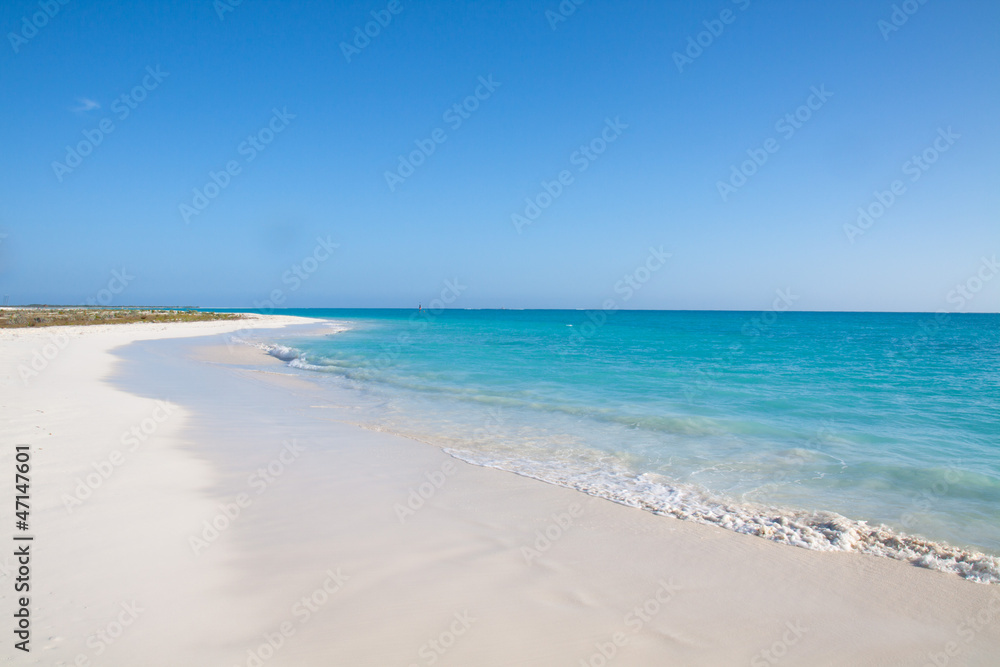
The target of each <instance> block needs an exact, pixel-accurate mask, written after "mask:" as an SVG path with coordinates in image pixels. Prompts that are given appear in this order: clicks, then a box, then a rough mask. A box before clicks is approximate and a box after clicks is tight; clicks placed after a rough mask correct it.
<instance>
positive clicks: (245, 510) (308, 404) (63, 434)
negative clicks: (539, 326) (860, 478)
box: [0, 318, 1000, 667]
mask: <svg viewBox="0 0 1000 667" xmlns="http://www.w3.org/2000/svg"><path fill="white" fill-rule="evenodd" d="M294 321H295V319H294V318H270V319H268V318H262V319H260V320H258V321H256V322H255V323H253V325H254V326H271V327H274V326H280V325H282V324H290V323H293V322H294ZM246 326H247V324H246V323H231V322H212V323H191V324H176V325H158V324H143V325H116V326H101V327H73V328H70V327H66V328H62V327H60V328H49V329H39V330H34V329H31V330H23V329H22V330H6V331H0V420H2V421H0V436H2V440H3V443H4V447H3V450H2V452H3V453H2V457H0V466H3V468H2V469H4V470H7V471H8V474H6V475H4V477H5V478H7V479H8V481H7V482H4V483H0V503H3V505H4V507H5V508H12V507H13V493H14V490H13V445H14V444H29V445H31V448H32V457H33V461H32V465H33V469H32V489H31V492H32V500H33V507H32V526H31V532H32V533H33V534H34V535H36V542H35V543H34V545H33V547H32V548H33V554H34V556H33V561H32V590H31V610H32V641H31V647H32V651H31V653H30V654H22V653H21V652H19V651H14V650H13V643H14V639H13V638H12V632H11V630H12V629H13V619H12V617H11V612H12V610H13V608H14V593H13V576H15V575H14V574H13V568H12V566H13V564H14V563H13V556H12V555H6V556H0V566H2V568H3V569H2V571H0V598H2V599H3V609H4V610H6V611H5V613H4V614H3V616H4V617H5V618H7V619H8V620H7V623H8V624H9V627H8V628H6V629H4V628H0V629H3V636H5V637H7V639H6V640H5V642H6V646H5V647H4V650H3V651H2V652H0V655H2V656H3V658H2V660H4V661H5V664H16V665H21V664H25V665H27V664H44V665H81V666H83V667H86V666H87V665H91V664H92V665H129V666H137V665H142V666H156V665H164V666H167V665H169V666H176V665H186V666H187V665H192V666H196V665H219V666H221V665H227V666H228V665H233V666H235V665H245V666H251V667H252V666H254V665H257V666H258V667H259V666H262V665H306V666H308V665H402V666H406V665H421V666H423V665H432V664H433V665H445V666H447V665H464V666H468V665H546V666H548V665H568V666H578V665H581V664H583V665H593V666H594V667H600V666H601V665H623V666H624V665H629V666H632V665H672V664H676V665H751V666H757V665H779V664H780V665H925V664H938V665H944V664H948V665H996V664H1000V587H996V586H985V585H980V584H974V583H971V582H968V581H964V580H961V579H959V578H958V577H955V576H952V575H946V574H942V573H938V572H933V571H929V570H924V569H920V568H916V567H912V566H909V565H907V564H905V563H900V562H896V561H890V560H886V559H878V558H874V557H867V556H859V555H852V554H831V553H820V552H811V551H806V550H803V549H798V548H794V547H787V546H782V545H778V544H774V543H771V542H767V541H765V540H762V539H759V538H755V537H749V536H744V535H737V534H735V533H731V532H728V531H726V530H723V529H721V528H716V527H711V526H703V525H698V524H693V523H686V522H682V521H678V520H675V519H671V518H667V517H659V516H654V515H652V514H649V513H646V512H643V511H641V510H637V509H633V508H629V507H624V506H620V505H616V504H613V503H610V502H607V501H604V500H599V499H595V498H590V497H588V496H584V495H582V494H579V493H577V492H575V491H571V490H568V489H563V488H559V487H554V486H550V485H547V484H544V483H541V482H538V481H536V480H531V479H526V478H523V477H518V476H516V475H512V474H509V473H505V472H500V471H497V470H492V469H486V468H478V467H475V466H470V465H468V464H465V463H462V462H460V461H456V460H454V459H452V458H450V457H449V456H447V455H446V454H444V453H443V452H441V451H440V450H438V449H436V448H434V447H432V446H429V445H426V444H423V443H418V442H415V441H411V440H406V439H403V438H398V437H394V436H391V435H388V434H383V433H374V432H371V431H366V430H362V429H359V428H357V427H356V426H352V425H350V424H348V423H345V422H343V421H332V420H331V418H330V415H331V414H333V413H334V412H337V413H338V414H340V413H341V412H342V411H343V410H344V405H343V403H349V401H350V400H351V396H350V395H349V394H344V395H342V396H341V395H332V394H329V393H322V392H318V391H317V390H316V388H315V387H313V386H312V385H311V384H310V383H307V382H304V381H302V380H299V379H297V378H295V377H293V376H290V375H288V374H286V373H284V372H283V368H284V367H283V365H282V364H281V363H280V362H278V361H277V360H273V359H270V358H269V357H266V356H264V355H263V354H262V353H258V352H257V351H255V350H253V349H251V348H248V347H235V348H229V347H227V346H225V345H224V343H223V341H222V340H221V339H219V338H214V339H211V340H210V341H209V343H208V345H210V347H203V348H202V349H201V350H200V351H191V350H188V352H187V353H186V354H185V355H184V356H183V357H178V356H176V355H175V353H176V351H177V350H179V349H186V348H181V347H177V346H178V345H182V343H178V342H176V341H160V342H156V343H154V344H151V345H146V346H145V347H142V350H141V351H140V352H135V353H133V352H129V351H130V350H135V349H136V348H135V346H130V347H127V348H123V349H122V350H119V351H117V352H112V350H114V349H115V348H117V347H119V346H122V345H125V344H127V343H129V342H132V341H137V340H148V339H155V338H168V337H170V338H176V337H191V336H204V335H208V334H215V333H221V332H225V331H231V330H234V329H237V328H242V327H246ZM62 334H66V338H65V339H62V338H59V336H61V335H62ZM53 335H54V336H56V338H57V340H56V342H53V341H51V338H50V337H51V336H53ZM59 341H62V342H64V343H65V345H64V346H62V347H59V346H58V342H59ZM48 344H53V345H57V347H58V351H57V352H56V353H55V354H50V356H51V357H52V358H51V359H45V356H46V352H48V353H52V352H53V350H52V349H51V348H49V349H48V350H45V349H44V346H46V345H48ZM168 345H173V346H174V347H170V348H167V347H165V346H168ZM35 352H38V353H39V354H41V355H42V358H43V359H45V361H46V362H47V363H46V364H45V367H44V368H41V369H39V370H38V373H37V375H30V374H27V375H26V377H25V378H22V377H21V376H22V374H23V373H19V368H20V367H27V368H30V367H31V363H32V359H33V358H35ZM248 363H249V364H255V365H258V366H260V365H263V364H266V363H270V364H271V365H270V367H267V368H264V369H256V370H251V369H249V368H247V367H245V366H244V364H248ZM36 365H39V366H40V365H41V364H40V362H38V361H37V359H36ZM123 386H127V387H129V388H130V391H128V392H127V391H125V390H123V389H122V388H121V387H123ZM158 400H169V401H170V403H169V405H170V412H169V414H167V412H166V410H165V409H163V408H162V407H160V408H159V410H158V406H160V405H161V404H159V403H158ZM338 401H339V402H340V403H341V405H340V406H339V408H338V411H334V410H331V409H329V406H331V405H333V404H336V403H338ZM348 408H349V406H348ZM158 419H159V421H158ZM131 429H138V433H139V434H141V435H138V436H133V437H134V438H135V439H134V440H133V439H131V438H130V437H129V436H128V435H127V434H129V432H130V430H131ZM143 429H145V431H144V430H143ZM116 451H117V452H118V454H115V452H116ZM115 462H117V464H116V463H115ZM109 466H110V468H109ZM268 469H270V472H268ZM109 470H110V471H111V472H110V474H107V475H106V478H105V477H104V476H103V475H102V471H103V473H104V474H106V473H108V471H109ZM88 476H89V477H90V479H89V481H90V482H92V484H89V485H88ZM81 484H83V487H81ZM422 484H423V487H421V485H422ZM88 490H89V493H87V491H88ZM419 491H423V493H424V495H426V496H427V499H425V500H422V504H421V503H420V502H417V501H416V500H412V499H411V500H410V502H411V503H412V505H411V506H409V507H408V506H407V502H408V498H413V496H411V492H414V493H416V492H419ZM68 498H74V499H76V500H79V501H80V502H79V504H76V503H71V504H70V506H69V507H68V506H67V499H68ZM241 505H242V506H241ZM70 507H71V508H72V511H70ZM404 507H406V508H407V509H409V508H410V507H412V508H413V513H412V514H410V513H408V512H401V508H404ZM237 508H238V509H239V513H238V515H237V514H236V509H237ZM227 513H228V514H229V515H230V517H232V518H230V517H227V516H226V514H227ZM3 516H5V517H8V527H7V530H6V534H7V535H8V536H7V537H3V536H2V535H0V539H6V540H10V536H12V535H13V533H14V532H15V531H14V529H13V517H12V516H11V510H9V509H8V510H7V511H5V512H4V514H3ZM401 516H402V518H401ZM206 522H207V523H208V524H211V523H212V522H214V523H215V524H216V526H217V527H220V528H221V530H218V531H217V530H216V529H214V528H211V527H206ZM546 533H548V535H549V537H544V535H545V534H546ZM192 538H194V541H192ZM198 540H201V541H200V542H199V541H198ZM9 544H12V542H9ZM196 551H197V553H196ZM12 552H13V548H9V549H8V548H5V549H3V550H2V551H0V553H3V554H12ZM949 653H950V654H951V655H949Z"/></svg>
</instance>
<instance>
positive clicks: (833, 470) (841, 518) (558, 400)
mask: <svg viewBox="0 0 1000 667" xmlns="http://www.w3.org/2000/svg"><path fill="white" fill-rule="evenodd" d="M279 312H280V313H281V314H288V315H299V316H305V317H312V318H317V320H319V322H318V323H319V324H322V330H323V333H322V334H320V335H310V336H304V335H303V336H298V337H295V336H292V337H287V336H285V335H281V334H279V335H281V336H282V337H281V338H280V339H279V338H274V339H271V340H265V341H260V340H258V341H255V342H254V344H256V345H258V346H261V347H264V348H265V349H267V350H268V351H269V352H270V353H271V354H272V355H274V356H276V357H278V358H280V359H282V360H284V361H285V362H286V363H287V364H288V365H289V367H290V369H294V371H292V372H296V373H300V374H302V375H304V376H307V377H310V378H312V379H313V380H316V381H317V382H319V383H320V384H321V385H322V384H325V383H326V384H330V385H334V386H337V387H338V388H341V389H348V390H350V391H353V392H355V394H354V395H355V396H356V398H357V401H356V409H355V410H353V411H352V413H351V415H352V416H351V419H353V420H355V421H357V422H358V423H359V424H361V425H363V426H365V427H368V428H374V429H379V430H383V431H390V432H394V433H398V434H401V435H405V436H409V437H412V438H416V439H419V440H422V441H425V442H429V443H432V444H435V445H438V446H440V447H442V448H444V449H445V450H446V451H448V452H449V453H450V454H452V455H453V456H456V457H458V458H460V459H463V460H465V461H469V462H471V463H475V464H478V465H483V466H491V467H495V468H500V469H504V470H509V471H512V472H516V473H519V474H522V475H526V476H530V477H534V478H538V479H541V480H544V481H547V482H550V483H553V484H560V485H563V486H568V487H572V488H575V489H578V490H580V491H582V492H585V493H588V494H592V495H595V496H601V497H604V498H608V499H611V500H614V501H616V502H621V503H625V504H628V505H633V506H636V507H640V508H643V509H645V510H648V511H651V512H655V513H660V514H666V515H671V516H675V517H679V518H682V519H687V520H692V521H698V522H701V523H710V524H715V525H719V526H722V527H725V528H728V529H731V530H734V531H737V532H742V533H749V534H754V535H759V536H761V537H763V538H766V539H771V540H775V541H778V542H784V543H788V544H793V545H797V546H801V547H806V548H811V549H821V550H838V551H859V552H865V553H871V554H877V555H882V556H888V557H892V558H898V559H902V560H907V561H910V562H912V563H914V564H915V565H920V566H924V567H930V568H934V569H939V570H945V571H950V572H955V573H957V574H959V575H960V576H963V577H966V578H969V579H972V580H975V581H980V582H992V583H997V582H1000V560H998V559H997V556H998V555H1000V315H995V314H983V315H974V314H950V315H938V316H936V315H934V314H909V313H891V314H886V313H793V312H784V313H777V312H764V313H749V312H705V311H697V312H691V311H608V312H605V311H579V310H549V311H545V310H450V309H449V310H437V311H430V310H426V309H425V310H420V311H418V310H367V309H366V310H340V309H336V310H320V309H304V310H295V309H288V310H281V311H279ZM244 342H247V341H244Z"/></svg>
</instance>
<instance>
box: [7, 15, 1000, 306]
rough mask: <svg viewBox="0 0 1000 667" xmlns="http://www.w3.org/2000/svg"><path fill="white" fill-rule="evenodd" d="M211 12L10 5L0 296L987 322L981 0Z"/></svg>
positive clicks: (987, 76) (988, 140) (992, 229)
mask: <svg viewBox="0 0 1000 667" xmlns="http://www.w3.org/2000/svg"><path fill="white" fill-rule="evenodd" d="M223 2H227V0H219V2H214V3H213V2H212V1H210V0H199V1H197V2H170V1H163V2H155V3H154V2H134V3H120V4H114V3H96V2H88V1H86V0H68V1H67V2H66V4H61V3H60V2H59V0H43V2H42V3H39V2H38V1H37V0H36V1H34V2H24V1H21V0H8V1H7V2H5V3H3V6H2V8H0V30H2V32H3V34H4V43H3V44H0V99H2V104H0V114H2V117H0V120H2V122H0V139H2V143H0V145H2V147H3V159H2V160H0V234H3V235H5V236H3V237H2V238H0V296H3V295H9V299H10V303H12V304H16V303H32V302H39V303H83V302H87V301H88V300H90V301H97V302H101V303H103V302H109V303H112V304H115V305H124V304H143V305H156V304H166V305H170V304H185V305H200V306H209V307H210V306H219V307H222V306H232V307H240V306H252V305H253V304H254V303H255V302H256V303H263V302H265V301H267V300H268V299H269V298H270V296H272V295H274V296H277V297H279V298H280V301H281V304H282V305H285V306H292V307H311V306H315V307H340V306H343V307H365V306H372V307H392V306H400V307H408V306H411V305H414V304H416V303H417V302H424V303H426V302H428V301H430V300H431V299H433V298H434V297H435V296H437V295H438V294H440V293H441V292H442V290H445V289H447V287H446V283H445V281H447V280H452V281H454V280H456V279H457V281H458V282H459V284H461V285H462V286H463V289H462V291H461V296H460V297H459V298H458V299H456V300H455V302H454V306H455V307H500V306H506V307H529V308H533V307H555V308H592V307H599V306H600V304H601V303H602V302H603V301H605V300H606V299H608V298H614V299H617V300H618V306H619V307H628V308H663V309H675V308H676V309H741V310H743V309H745V310H756V309H763V308H766V307H768V306H769V305H771V304H772V302H773V301H774V299H775V293H776V290H779V289H780V290H790V291H791V293H792V294H794V295H795V296H796V300H795V303H794V306H793V307H794V308H796V309H803V310H909V311H914V310H918V311H939V310H944V311H949V312H974V311H986V312H996V311H998V310H1000V275H994V274H996V273H997V271H996V269H995V268H993V267H994V265H993V264H992V263H991V260H992V258H993V257H994V255H996V254H998V253H1000V225H998V221H1000V220H998V211H1000V187H998V181H1000V178H998V177H1000V164H998V160H997V156H998V155H1000V123H997V118H998V111H1000V69H998V63H1000V40H997V38H996V35H997V30H998V28H1000V4H997V3H995V2H992V1H988V0H979V1H973V0H964V1H961V0H960V1H954V2H944V1H943V0H927V1H926V2H924V3H923V4H921V3H920V2H919V1H918V0H910V1H909V2H907V3H898V2H897V3H895V6H896V7H897V8H898V9H897V10H894V3H893V2H889V1H885V2H882V1H877V0H846V1H842V2H825V3H803V2H792V1H791V0H788V1H779V0H738V1H733V0H714V1H703V2H686V3H681V2H652V1H650V2H615V3H608V2H597V1H595V0H586V1H584V2H582V3H581V4H579V5H576V4H575V3H574V2H573V1H572V0H566V2H564V3H563V4H562V5H560V4H559V2H556V1H555V0H551V1H548V2H541V1H540V2H479V3H452V2H447V3H446V2H441V3H426V2H425V3H416V2H409V1H408V0H397V1H396V2H395V3H392V4H390V3H388V2H382V1H381V0H375V1H371V2H335V3H331V2H328V1H326V2H280V3H279V2H273V3H264V2H262V1H259V0H257V1H254V0H244V1H243V2H242V3H241V4H239V5H232V4H222V3H223ZM126 5H127V6H126ZM904 5H905V7H904ZM560 6H561V7H562V13H560ZM46 7H47V8H48V12H49V14H52V15H51V16H48V15H41V14H39V12H44V11H45V8H46ZM904 9H908V10H910V12H911V13H909V14H907V13H906V12H905V11H904ZM393 10H395V11H393ZM570 10H572V11H570ZM894 11H895V12H896V15H895V20H896V24H893V23H892V20H893V15H894ZM373 12H374V15H373ZM904 17H905V22H904V21H903V18H904ZM378 19H381V20H382V22H383V23H387V25H384V26H383V25H380V24H378V23H373V21H376V20H378ZM389 19H391V20H389ZM561 19H565V20H561ZM32 21H34V24H35V25H32ZM880 22H882V23H881V24H880ZM37 24H41V25H40V27H38V25H37ZM887 26H891V28H898V29H890V28H889V27H887ZM366 27H367V29H368V31H369V32H370V33H372V34H374V36H373V37H370V38H368V41H367V42H365V41H364V38H362V39H360V40H359V41H358V42H356V43H355V42H354V40H355V38H356V36H357V35H358V34H359V33H361V34H363V32H364V30H365V28H366ZM32 28H34V29H32ZM699 41H700V42H701V45H698V42H699ZM344 44H350V45H352V48H349V49H345V47H344V46H343V45H344ZM360 47H363V48H360ZM345 51H346V54H345ZM676 54H682V55H683V56H684V57H683V58H682V57H680V56H678V55H676ZM150 72H154V73H156V75H155V76H154V75H153V74H150ZM482 81H486V82H487V83H488V85H484V84H483V83H481V82H482ZM137 87H138V88H137ZM815 91H820V92H821V93H822V94H821V95H820V96H816V92H815ZM477 93H478V95H479V97H478V98H477V96H476V95H477ZM123 95H124V96H126V97H125V98H123V97H122V96H123ZM811 96H812V97H811ZM137 98H142V99H141V101H137ZM456 104H458V105H463V104H464V105H465V107H461V106H460V107H459V108H460V109H461V111H455V110H453V106H454V105H456ZM810 104H811V106H812V108H810ZM132 107H134V108H132ZM450 109H452V111H450V112H449V110H450ZM126 111H127V112H128V114H127V115H125V112H126ZM796 113H798V114H799V120H795V114H796ZM787 114H792V120H793V121H794V124H793V123H791V122H789V121H787V120H786V121H782V119H783V118H785V117H786V115H787ZM803 119H804V120H803ZM459 121H460V122H459ZM779 122H782V124H779ZM102 127H103V128H105V129H107V128H108V127H110V128H111V132H110V133H107V132H104V131H102V130H101V128H102ZM789 128H791V129H789ZM279 130H280V131H279ZM602 133H603V135H604V136H603V137H602ZM434 137H436V138H437V139H438V141H435V140H434ZM97 138H100V142H99V143H98V142H97V141H96V139H97ZM248 138H249V139H248ZM609 139H613V141H609ZM769 140H770V142H769ZM81 142H82V143H83V144H84V145H83V146H82V149H81V152H87V151H88V148H90V149H91V150H89V154H88V155H86V156H82V157H81V158H80V159H79V163H78V165H77V166H71V165H72V164H76V160H75V158H73V157H72V155H70V156H68V151H69V150H70V149H72V150H74V151H75V150H76V148H78V147H80V144H81ZM254 142H256V143H257V145H258V146H259V147H260V150H258V149H257V148H254V147H253V146H254ZM265 142H269V143H265ZM935 142H937V146H936V147H935ZM419 145H423V146H424V148H425V151H426V152H429V153H430V154H429V155H423V154H419V153H418V154H417V155H416V156H415V157H416V159H415V160H414V162H420V164H419V165H418V166H415V167H413V170H412V174H411V173H409V171H408V169H407V167H405V166H404V167H403V168H402V172H400V171H399V169H400V157H399V156H401V155H402V156H407V157H406V161H407V162H409V161H410V158H409V157H408V156H409V155H410V154H411V153H412V152H413V151H419V150H420V149H419ZM588 145H589V146H591V148H590V149H589V151H588V152H583V151H581V147H585V146H588ZM429 146H433V148H434V150H433V152H430V150H429V148H428V147H429ZM765 147H768V148H769V149H770V151H769V150H766V149H765ZM598 149H600V150H601V151H602V152H600V154H597V153H596V151H598ZM748 151H749V152H748ZM925 152H926V158H928V159H930V158H933V160H934V161H933V163H932V164H928V163H921V164H922V166H916V163H914V162H913V161H912V158H913V157H914V156H917V157H918V159H921V158H920V156H921V155H923V154H925ZM251 156H252V158H253V159H250V158H251ZM753 156H756V157H757V158H758V161H759V162H762V164H754V163H749V164H747V165H743V163H744V162H746V161H747V160H752V159H753ZM763 157H766V161H765V160H763ZM67 160H68V161H67ZM54 163H58V164H54ZM60 165H63V166H60ZM227 165H229V166H230V167H232V168H233V173H231V174H225V175H220V173H222V172H225V171H226V169H227ZM741 165H742V166H743V171H744V172H745V173H750V175H749V176H745V182H743V181H741V177H740V175H737V176H735V177H734V176H733V169H734V166H735V168H736V170H737V172H739V170H740V168H741ZM584 167H585V169H584ZM387 172H389V173H393V172H395V173H396V176H397V177H398V176H399V175H400V173H403V174H405V178H402V177H400V178H399V179H397V178H392V177H390V178H389V179H388V180H390V181H393V182H392V184H391V186H390V184H389V183H387V176H386V174H387ZM212 173H215V174H216V180H217V181H219V182H224V183H225V187H220V188H218V189H214V186H212V185H209V184H211V183H212V179H211V174H212ZM560 174H562V175H563V177H564V179H565V183H566V184H565V185H563V184H559V183H558V181H559V178H560ZM896 181H898V183H896V188H897V193H898V194H893V193H892V190H893V184H894V182H896ZM543 182H545V183H548V184H549V189H550V190H551V191H552V192H556V193H558V196H555V197H549V198H547V195H546V194H545V187H544V185H543ZM720 182H721V183H724V184H727V185H728V187H726V186H722V187H721V190H723V192H722V193H720ZM553 183H555V185H553ZM734 183H735V184H738V185H739V187H736V185H734ZM206 185H209V192H210V193H211V194H214V195H215V196H214V197H213V198H211V199H208V198H207V197H206V198H205V200H200V199H199V198H198V197H199V195H198V194H196V192H195V191H196V190H198V191H199V192H201V193H202V195H204V189H205V187H206ZM877 193H881V194H877ZM540 195H541V198H540V199H539V196H540ZM880 197H881V199H882V202H881V203H880V202H879V198H880ZM890 198H891V203H890ZM526 199H529V200H534V201H535V202H537V203H540V204H546V205H547V206H545V207H544V208H542V207H539V209H538V211H537V212H538V215H537V217H535V219H533V220H530V221H528V219H527V218H526V217H524V216H526V215H527V214H534V213H535V211H533V210H532V208H531V205H530V204H529V203H528V202H526ZM195 204H207V205H206V206H204V208H203V210H200V211H198V212H197V213H196V214H191V212H190V210H188V215H185V213H184V211H185V209H184V208H183V207H182V205H185V206H190V207H191V208H192V209H194V208H195ZM859 207H860V208H862V209H863V210H865V209H867V210H869V211H872V212H874V213H880V215H879V216H873V217H872V218H871V222H866V221H864V220H863V222H864V224H865V225H867V227H866V228H863V229H862V228H861V227H858V226H857V220H858V216H859V213H858V209H859ZM513 215H519V216H522V217H521V218H514V220H513V221H512V216H513ZM518 220H521V221H522V222H524V221H528V222H529V223H530V224H516V223H517V221H518ZM845 225H846V226H847V227H846V228H845ZM852 225H853V227H852ZM859 230H860V233H859ZM318 239H321V240H322V241H323V243H320V241H318ZM331 244H337V247H336V248H335V249H333V250H329V248H330V246H331ZM651 247H652V248H656V249H660V248H661V247H662V249H663V251H664V252H667V253H670V258H669V259H668V260H667V261H666V262H665V263H664V264H663V266H662V268H660V269H659V270H656V271H654V272H652V273H650V274H647V273H645V272H644V271H642V270H640V273H639V277H640V278H648V280H646V281H645V282H643V283H640V284H641V288H640V289H637V290H634V293H633V294H632V295H631V297H630V298H629V299H627V300H623V296H622V294H621V293H620V292H618V293H616V291H615V289H614V288H615V285H616V284H618V281H620V280H622V279H623V277H624V276H630V275H631V276H634V275H636V274H635V272H636V270H637V269H639V267H642V266H644V264H645V262H646V261H647V259H648V257H649V255H650V250H649V249H650V248H651ZM984 259H985V263H984ZM296 267H298V268H296ZM122 269H124V275H123V276H122ZM115 271H117V272H118V274H119V276H121V277H123V278H124V279H123V280H122V279H120V278H119V277H116V274H115V273H113V272H115ZM994 277H997V279H996V280H992V278H994ZM959 287H962V288H963V289H964V290H965V291H966V295H967V297H968V298H967V297H966V296H963V297H957V296H956V289H957V288H959Z"/></svg>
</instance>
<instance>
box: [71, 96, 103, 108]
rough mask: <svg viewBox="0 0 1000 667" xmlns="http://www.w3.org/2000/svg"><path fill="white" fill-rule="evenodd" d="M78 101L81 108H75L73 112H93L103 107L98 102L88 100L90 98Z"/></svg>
mask: <svg viewBox="0 0 1000 667" xmlns="http://www.w3.org/2000/svg"><path fill="white" fill-rule="evenodd" d="M76 101H77V102H79V103H80V104H79V106H76V107H73V111H93V110H94V109H100V108H101V105H100V103H98V102H95V101H94V100H92V99H90V98H88V97H78V98H76Z"/></svg>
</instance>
